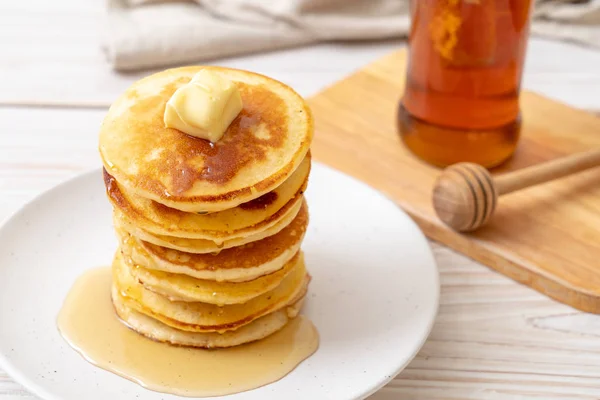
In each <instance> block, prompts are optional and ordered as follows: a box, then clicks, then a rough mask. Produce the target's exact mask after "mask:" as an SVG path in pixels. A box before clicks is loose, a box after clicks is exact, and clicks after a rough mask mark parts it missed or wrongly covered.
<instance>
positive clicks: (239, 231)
mask: <svg viewBox="0 0 600 400" xmlns="http://www.w3.org/2000/svg"><path fill="white" fill-rule="evenodd" d="M309 171H310V157H306V158H305V159H304V161H303V162H302V163H301V164H300V166H299V167H298V169H296V171H295V172H294V173H293V174H292V176H290V178H289V179H288V180H286V181H285V182H284V183H282V184H281V185H280V186H278V187H277V188H275V190H273V191H271V192H269V193H267V194H265V195H263V196H262V197H259V198H257V199H255V200H252V201H250V202H249V203H243V204H240V205H239V206H238V207H235V208H231V209H229V210H224V211H219V212H215V213H211V214H204V215H200V214H197V213H190V212H185V211H180V210H175V209H173V208H168V207H166V206H164V205H162V204H160V203H157V202H155V201H152V200H150V199H145V198H143V197H140V196H138V195H135V194H132V193H131V192H129V191H127V190H126V189H125V190H124V189H123V188H121V187H119V185H118V184H117V182H116V181H115V180H114V178H113V177H112V176H110V175H109V174H108V173H107V172H106V170H105V171H104V182H105V185H106V188H107V192H108V194H109V196H108V197H109V199H110V200H111V202H112V203H113V206H115V207H117V208H118V209H119V210H120V211H121V212H122V213H123V214H125V215H126V216H127V218H128V219H129V220H130V221H131V222H132V223H133V224H135V226H137V227H138V228H141V229H143V230H145V231H147V232H150V233H152V234H156V235H167V236H174V237H182V238H188V239H208V240H214V241H223V240H226V239H233V238H240V237H244V236H248V235H251V234H253V233H257V232H259V231H261V230H265V229H267V228H269V227H271V226H273V225H274V224H276V223H277V221H278V220H279V219H280V218H281V217H282V216H283V215H284V214H285V213H286V212H287V211H289V209H290V207H292V206H293V205H294V204H295V202H296V201H297V200H298V198H300V197H301V196H302V193H303V192H304V190H305V189H306V182H307V180H308V174H309Z"/></svg>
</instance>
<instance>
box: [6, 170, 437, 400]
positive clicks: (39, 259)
mask: <svg viewBox="0 0 600 400" xmlns="http://www.w3.org/2000/svg"><path fill="white" fill-rule="evenodd" d="M307 198H308V203H309V208H310V219H311V220H310V228H309V231H308V234H307V237H306V241H305V244H304V247H303V248H304V250H305V253H306V264H307V266H308V269H309V271H310V273H311V274H312V276H313V280H312V282H311V286H310V291H309V296H308V301H307V304H306V306H305V307H304V313H305V314H307V315H308V316H309V317H310V318H311V319H312V321H313V322H314V323H315V325H316V326H317V328H318V330H319V333H320V336H321V344H320V347H319V350H318V351H317V352H316V353H315V354H314V355H313V356H312V357H310V358H309V359H307V360H306V361H304V362H303V363H302V364H301V365H300V366H299V367H298V368H296V369H295V370H294V371H293V372H292V373H291V374H289V375H288V376H286V377H285V378H283V379H281V380H280V381H278V382H275V383H273V384H270V385H267V386H264V387H261V388H258V389H255V390H251V391H248V392H244V393H240V394H236V395H232V396H228V397H226V398H227V399H232V400H233V399H235V400H268V399H286V400H294V399H298V400H300V399H302V400H305V399H315V400H316V399H318V400H326V399H332V400H346V399H362V398H365V397H366V396H368V395H369V394H371V393H373V392H375V391H376V390H377V389H379V388H380V387H382V386H383V385H385V384H386V383H387V382H388V381H390V380H391V379H392V378H393V377H394V376H395V375H396V374H398V372H400V371H401V370H402V369H403V368H404V367H405V366H406V365H407V364H408V362H409V361H410V360H411V359H412V358H413V357H414V356H415V354H416V353H417V352H418V350H419V349H420V348H421V346H422V344H423V342H424V341H425V339H426V338H427V335H428V334H429V332H430V330H431V327H432V325H433V321H434V318H435V315H436V311H437V306H438V297H439V281H438V272H437V269H436V266H435V262H434V259H433V256H432V253H431V251H430V248H429V246H428V244H427V241H426V240H425V238H424V236H423V234H422V233H421V232H420V231H419V229H418V228H417V226H416V225H415V224H414V223H413V221H412V220H411V219H410V218H409V217H408V216H407V215H406V214H405V213H404V212H402V211H401V210H400V209H399V208H398V207H397V206H396V205H395V204H394V203H393V202H391V201H390V200H388V199H387V198H385V197H384V196H382V195H381V194H380V193H378V192H377V191H375V190H373V189H371V188H369V187H368V186H366V185H364V184H362V183H360V182H358V181H356V180H354V179H353V178H350V177H348V176H346V175H343V174H341V173H339V172H336V171H334V170H332V169H329V168H327V167H324V166H322V165H319V164H315V165H314V167H313V170H312V175H311V180H310V185H309V190H308V192H307ZM116 245H117V241H116V239H115V236H114V233H113V230H112V226H111V209H110V206H109V203H108V201H107V200H106V198H105V194H104V187H103V184H102V179H101V174H100V171H93V172H90V173H87V174H84V175H81V176H79V177H77V178H75V179H72V180H70V181H68V182H66V183H63V184H61V185H59V186H57V187H55V188H54V189H52V190H50V191H48V192H46V193H44V194H42V195H41V196H39V197H38V198H37V199H35V200H34V201H32V202H31V203H29V204H28V205H26V206H25V207H24V208H23V209H21V210H20V211H19V212H18V213H17V214H15V215H14V216H13V217H12V218H11V219H10V220H9V221H8V222H7V223H6V224H5V225H4V226H3V227H2V228H1V229H0V367H2V368H4V369H5V370H6V371H7V372H8V373H9V374H10V375H11V376H12V377H13V378H14V379H15V380H17V381H18V382H20V383H21V384H23V385H24V386H25V387H26V388H28V389H29V390H30V391H32V392H33V393H35V394H37V395H38V396H40V397H42V398H44V399H57V400H58V399H60V400H70V399H73V400H82V399H86V400H106V399H111V400H120V399H138V398H139V399H142V400H159V399H165V400H166V399H179V397H176V396H170V395H165V394H162V393H156V392H152V391H149V390H146V389H144V388H142V387H140V386H138V385H136V384H135V383H132V382H130V381H128V380H126V379H123V378H121V377H118V376H116V375H113V374H112V373H110V372H106V371H104V370H102V369H99V368H97V367H94V366H92V365H91V364H89V363H87V362H86V361H84V359H83V358H82V357H81V356H80V355H79V354H78V353H76V352H75V351H74V350H73V349H71V348H70V347H69V346H68V345H67V344H66V342H65V341H64V340H63V339H62V337H61V336H60V335H59V333H58V330H57V328H56V325H55V319H56V315H57V313H58V310H59V309H60V307H61V304H62V301H63V299H64V298H65V295H66V294H67V292H68V290H69V289H70V287H71V285H72V283H73V282H74V280H75V279H76V278H77V277H78V276H79V275H80V274H81V273H82V272H83V271H84V270H86V269H88V268H94V267H98V266H104V265H109V263H110V261H111V257H112V255H113V252H114V250H115V248H116ZM219 399H220V400H222V399H224V398H223V397H220V398H219Z"/></svg>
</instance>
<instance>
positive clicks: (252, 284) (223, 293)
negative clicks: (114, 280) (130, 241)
mask: <svg viewBox="0 0 600 400" xmlns="http://www.w3.org/2000/svg"><path fill="white" fill-rule="evenodd" d="M299 258H300V253H299V252H298V253H296V254H295V255H294V257H292V259H291V260H290V261H288V262H287V263H286V264H285V265H284V266H283V268H281V269H279V270H278V271H275V272H273V273H272V274H268V275H263V276H261V277H259V278H256V279H254V280H251V281H247V282H216V281H210V280H205V279H196V278H192V277H191V276H188V275H183V274H172V273H169V272H161V271H156V270H151V269H146V268H143V267H140V266H139V265H136V264H134V263H133V262H132V261H131V259H128V258H127V256H125V255H123V259H124V261H125V262H124V265H125V267H126V268H127V269H128V270H129V273H130V274H131V275H132V276H133V278H134V279H136V280H137V281H138V282H139V283H141V284H142V285H144V287H145V288H146V289H148V290H151V291H153V292H155V293H158V294H160V295H163V296H165V297H166V298H168V299H169V300H171V301H184V302H185V301H187V302H202V303H209V304H216V305H218V306H223V305H227V304H241V303H246V302H247V301H250V300H251V299H253V298H255V297H258V296H260V295H262V294H264V293H266V292H269V291H271V290H273V289H275V288H276V287H277V286H279V284H280V283H281V281H283V279H285V277H286V276H287V275H288V274H289V273H290V272H292V270H293V269H294V267H296V265H297V264H298V259H299Z"/></svg>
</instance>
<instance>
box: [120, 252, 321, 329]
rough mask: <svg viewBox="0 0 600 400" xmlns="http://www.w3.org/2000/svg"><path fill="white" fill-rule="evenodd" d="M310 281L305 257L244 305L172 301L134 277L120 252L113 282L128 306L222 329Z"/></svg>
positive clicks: (171, 320)
mask: <svg viewBox="0 0 600 400" xmlns="http://www.w3.org/2000/svg"><path fill="white" fill-rule="evenodd" d="M309 280H310V278H309V276H308V274H307V273H306V268H305V266H304V260H303V259H302V257H301V258H300V259H299V261H298V264H297V265H296V267H295V268H294V269H293V270H292V271H291V272H290V273H289V274H288V275H287V276H286V277H285V278H284V279H283V281H282V282H281V284H280V285H279V286H277V287H276V288H275V289H273V290H271V291H269V292H267V293H264V294H262V295H260V296H258V297H255V298H253V299H252V300H250V301H248V302H247V303H244V304H232V305H226V306H222V307H219V306H216V305H214V304H207V303H187V302H178V301H169V299H167V298H166V297H164V296H161V295H159V294H156V293H154V292H152V291H150V290H148V289H146V288H145V287H144V286H143V285H142V284H140V283H139V282H137V281H136V280H135V279H134V278H133V277H132V276H131V274H130V273H129V271H128V269H127V268H126V266H125V264H124V262H123V258H122V255H121V252H119V251H118V252H117V254H116V255H115V259H114V261H113V282H114V284H115V285H116V286H117V289H118V290H119V293H120V294H121V295H122V296H123V303H124V304H125V305H126V306H127V307H129V308H132V309H134V310H136V311H138V312H141V313H142V314H145V315H148V316H150V317H152V318H154V319H157V320H159V321H161V322H162V323H164V324H166V325H169V326H171V327H173V328H176V329H180V330H184V331H188V332H222V331H227V330H232V329H237V328H239V327H242V326H244V325H247V324H249V323H250V322H252V321H254V320H255V319H258V318H260V317H262V316H263V315H266V314H269V313H271V312H273V311H276V310H279V309H281V308H283V307H285V306H286V305H287V304H290V302H292V301H293V299H295V298H297V297H298V296H303V295H304V293H305V292H306V290H307V288H308V282H309Z"/></svg>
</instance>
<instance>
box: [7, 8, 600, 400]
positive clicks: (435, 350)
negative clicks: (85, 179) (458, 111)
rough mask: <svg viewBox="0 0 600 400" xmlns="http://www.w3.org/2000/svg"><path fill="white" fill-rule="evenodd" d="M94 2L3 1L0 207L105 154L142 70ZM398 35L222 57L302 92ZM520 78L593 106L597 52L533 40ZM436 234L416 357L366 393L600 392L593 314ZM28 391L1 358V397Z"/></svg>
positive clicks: (599, 338)
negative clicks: (107, 46)
mask: <svg viewBox="0 0 600 400" xmlns="http://www.w3.org/2000/svg"><path fill="white" fill-rule="evenodd" d="M102 3H103V2H101V1H99V0H96V1H93V0H92V1H89V0H88V1H77V0H64V1H52V2H50V1H46V0H23V1H5V2H0V121H1V124H2V129H0V220H2V219H5V218H6V217H8V216H9V215H10V214H12V212H14V211H15V210H16V209H17V208H18V207H19V206H20V205H21V204H23V203H24V202H26V201H28V200H29V199H31V198H33V197H34V196H35V195H37V194H39V193H40V192H42V191H44V190H46V189H48V188H50V187H52V186H54V185H55V184H56V183H58V182H60V181H62V180H65V179H67V178H69V177H72V176H74V175H76V174H78V173H80V172H82V171H84V170H87V169H90V168H94V167H97V166H98V165H100V161H99V158H98V156H97V149H96V147H97V131H98V126H99V124H100V121H101V120H102V117H103V115H104V113H105V110H106V107H107V106H108V105H109V104H110V103H111V101H112V100H113V99H114V98H115V97H116V96H117V94H118V93H120V92H121V91H122V90H123V89H124V88H125V87H126V86H128V85H129V84H130V83H131V82H132V81H134V80H135V79H137V78H139V77H140V76H141V75H143V74H147V73H148V72H145V73H143V74H127V75H118V74H115V73H113V72H112V71H111V70H110V68H109V67H108V66H107V65H106V63H105V62H104V58H103V56H102V54H101V52H100V50H99V46H98V43H99V37H100V33H101V15H102V12H103V4H102ZM400 45H401V44H400V43H395V42H380V43H365V44H355V45H342V44H338V45H331V44H327V45H319V46H313V47H310V48H304V49H296V50H289V51H282V52H276V53H271V54H266V55H255V56H247V57H239V58H233V59H228V60H220V61H219V62H218V63H219V64H223V65H229V66H238V67H242V68H246V69H251V70H256V71H258V72H261V73H264V74H267V75H270V76H273V77H275V78H277V79H280V80H282V81H284V82H286V83H288V84H290V85H292V86H293V87H295V88H296V89H297V90H298V91H299V92H300V93H301V94H303V95H305V96H308V95H311V94H313V93H315V92H317V91H318V90H319V89H321V88H322V87H324V86H326V85H328V84H331V83H333V82H334V81H336V80H338V79H340V78H342V77H343V76H344V75H346V74H348V73H349V72H351V71H352V70H354V69H357V68H358V67H360V66H361V65H363V64H366V63H368V62H370V61H372V60H374V59H375V58H377V57H379V56H381V55H383V54H385V53H387V52H389V51H391V50H393V49H395V48H397V47H398V46H400ZM316 60H318V62H317V61H316ZM524 86H525V87H526V88H528V89H531V90H535V91H538V92H540V93H543V94H545V95H547V96H550V97H552V98H555V99H558V100H560V101H563V102H566V103H568V104H570V105H573V106H576V107H580V108H585V109H589V110H600V95H599V93H600V52H594V51H592V50H589V49H585V48H580V47H576V46H572V45H568V44H562V43H554V42H549V41H544V40H539V39H534V40H532V41H531V43H530V46H529V54H528V61H527V67H526V72H525V78H524ZM573 134H576V132H574V133H573ZM598 134H600V132H598ZM432 246H433V249H434V252H435V254H436V257H437V260H438V263H439V268H440V273H441V282H442V297H441V306H440V312H439V316H438V319H437V323H436V325H435V327H434V329H433V332H432V334H431V337H430V338H429V340H428V341H427V343H426V344H425V347H424V348H423V350H422V351H421V352H420V354H419V355H418V356H417V357H416V359H415V360H414V361H413V362H412V363H411V364H410V366H409V367H408V368H407V369H406V370H405V371H404V372H402V373H401V374H400V375H399V376H398V377H397V378H396V379H394V380H393V381H392V382H391V383H390V384H389V385H388V386H387V387H385V388H384V389H382V390H381V391H380V392H378V393H377V394H375V395H373V396H372V398H371V399H372V400H391V399H428V400H429V399H505V398H510V399H517V398H518V399H525V398H527V399H530V398H539V399H550V398H553V399H556V398H561V399H562V398H564V399H567V398H568V399H570V398H573V399H575V398H576V399H599V398H600V316H595V315H589V314H584V313H581V312H578V311H575V310H574V309H572V308H569V307H567V306H564V305H561V304H559V303H556V302H554V301H552V300H549V299H548V298H546V297H544V296H542V295H540V294H538V293H537V292H535V291H533V290H530V289H529V288H527V287H524V286H521V285H519V284H516V283H514V282H513V281H511V280H509V279H508V278H505V277H504V276H502V275H499V274H497V273H495V272H492V271H490V270H489V269H488V268H486V267H485V266H483V265H480V264H478V263H475V262H473V261H471V260H469V259H467V258H465V257H463V256H461V255H459V254H456V253H454V252H453V251H451V250H449V249H447V248H445V247H443V246H440V245H438V244H435V243H432ZM0 268H1V266H0ZM1 328H2V327H1V326H0V329H1ZM31 398H34V397H33V396H32V395H30V394H28V393H27V392H26V391H25V390H24V389H23V388H22V387H21V386H20V385H18V384H16V383H14V382H13V381H12V380H11V379H10V378H9V377H8V376H7V375H6V374H4V373H3V372H2V371H1V370H0V400H9V399H10V400H17V399H31ZM82 400H83V399H82Z"/></svg>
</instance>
